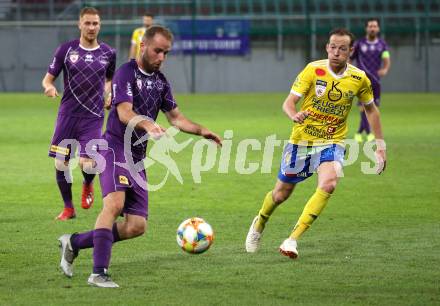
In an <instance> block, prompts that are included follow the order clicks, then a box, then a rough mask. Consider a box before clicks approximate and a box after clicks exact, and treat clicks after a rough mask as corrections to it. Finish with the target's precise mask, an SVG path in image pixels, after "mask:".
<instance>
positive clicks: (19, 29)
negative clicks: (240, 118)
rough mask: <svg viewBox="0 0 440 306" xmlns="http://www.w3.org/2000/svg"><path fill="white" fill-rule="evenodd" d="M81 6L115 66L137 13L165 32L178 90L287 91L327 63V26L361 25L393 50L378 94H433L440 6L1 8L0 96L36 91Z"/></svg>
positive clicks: (432, 0) (378, 2) (187, 1)
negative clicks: (97, 22)
mask: <svg viewBox="0 0 440 306" xmlns="http://www.w3.org/2000/svg"><path fill="white" fill-rule="evenodd" d="M84 6H93V7H96V8H98V9H99V10H100V12H101V17H102V20H103V26H102V28H101V35H100V39H101V40H102V41H104V42H107V43H109V44H110V45H111V46H113V47H115V48H116V49H117V50H118V65H120V64H121V63H123V62H124V61H126V60H127V57H128V49H129V44H130V35H131V33H132V31H133V29H134V28H135V27H138V26H140V22H141V16H142V14H144V13H147V12H148V13H152V14H154V15H155V20H156V23H160V24H165V25H167V26H169V27H170V28H171V29H172V30H173V32H174V33H175V35H176V39H177V40H176V49H177V50H176V51H175V52H174V53H173V54H171V55H170V58H169V60H168V62H167V63H166V65H165V67H164V70H165V73H166V74H167V76H168V78H169V79H170V81H171V82H172V84H173V86H174V90H175V91H176V92H181V93H188V92H223V93H227V92H279V91H283V92H286V91H287V90H288V89H289V87H290V85H291V83H292V80H293V78H294V76H295V75H296V74H297V73H298V72H299V71H300V70H301V69H302V68H303V67H304V65H305V64H306V63H307V62H308V61H310V60H315V59H320V58H323V57H325V53H324V44H325V42H326V39H327V33H328V32H329V30H330V29H331V28H334V27H340V26H345V27H348V28H349V29H351V30H352V31H353V32H354V33H355V34H356V36H357V37H360V36H363V35H364V22H365V19H366V18H368V17H377V18H379V19H380V21H381V30H382V36H383V37H385V39H386V40H387V42H388V44H389V46H390V50H391V58H392V68H391V71H390V74H389V75H388V76H387V77H386V78H384V80H383V89H384V91H385V92H438V91H440V82H439V80H440V69H438V67H440V56H439V55H440V0H356V1H354V0H353V1H351V0H345V1H344V0H309V1H307V0H157V1H147V0H129V1H128V0H125V1H120V0H115V1H81V0H75V1H72V0H57V1H55V0H2V1H1V2H0V35H1V38H2V43H1V44H0V55H1V56H0V90H1V91H3V92H5V91H8V92H9V91H12V92H27V91H40V90H41V85H40V82H41V79H42V77H43V76H44V73H45V71H46V69H47V65H48V64H49V63H50V61H51V58H52V55H53V52H54V50H55V48H56V47H57V46H58V45H59V44H60V43H61V42H64V41H67V40H70V39H74V38H76V37H78V30H77V28H76V21H77V18H78V17H77V16H78V12H79V10H80V9H81V8H82V7H84ZM207 41H210V43H211V44H210V43H207ZM213 41H214V42H213ZM212 43H214V45H212ZM192 46H197V47H196V48H192ZM60 79H61V78H60ZM58 82H60V80H58Z"/></svg>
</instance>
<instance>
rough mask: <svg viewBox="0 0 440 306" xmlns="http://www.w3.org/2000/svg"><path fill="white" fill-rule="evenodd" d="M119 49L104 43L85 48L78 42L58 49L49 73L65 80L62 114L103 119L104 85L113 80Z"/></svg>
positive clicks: (77, 40) (60, 111) (61, 106)
mask: <svg viewBox="0 0 440 306" xmlns="http://www.w3.org/2000/svg"><path fill="white" fill-rule="evenodd" d="M115 65H116V50H114V49H112V48H111V47H109V46H108V45H106V44H104V43H100V44H99V46H98V47H96V48H93V49H86V48H84V47H82V46H81V45H80V43H79V39H76V40H72V41H69V42H66V43H64V44H62V45H61V46H59V47H58V49H57V50H56V51H55V56H54V58H53V61H52V63H51V64H50V65H49V69H48V71H47V72H48V73H50V74H51V75H53V76H55V77H57V76H58V75H59V74H60V72H61V70H62V71H63V77H64V94H63V98H62V99H61V105H60V109H59V113H60V114H62V115H67V116H71V117H89V118H96V117H103V116H104V85H105V80H106V79H111V78H112V77H113V74H114V71H115Z"/></svg>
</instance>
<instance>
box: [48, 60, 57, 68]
mask: <svg viewBox="0 0 440 306" xmlns="http://www.w3.org/2000/svg"><path fill="white" fill-rule="evenodd" d="M56 62H57V58H56V57H54V58H53V60H52V63H51V64H50V66H49V68H50V69H54V68H55V63H56Z"/></svg>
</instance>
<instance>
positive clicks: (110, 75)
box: [105, 49, 116, 80]
mask: <svg viewBox="0 0 440 306" xmlns="http://www.w3.org/2000/svg"><path fill="white" fill-rule="evenodd" d="M115 69H116V50H115V49H112V53H111V56H110V61H109V65H108V67H107V71H106V72H105V77H106V79H107V80H111V79H112V78H113V75H114V74H115Z"/></svg>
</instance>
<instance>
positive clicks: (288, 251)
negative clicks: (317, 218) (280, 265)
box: [279, 238, 298, 259]
mask: <svg viewBox="0 0 440 306" xmlns="http://www.w3.org/2000/svg"><path fill="white" fill-rule="evenodd" d="M279 250H280V253H281V254H283V255H284V256H288V257H290V258H292V259H295V258H297V257H298V250H297V244H296V240H295V239H292V238H287V239H286V240H284V241H283V243H282V244H281V245H280V249H279Z"/></svg>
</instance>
